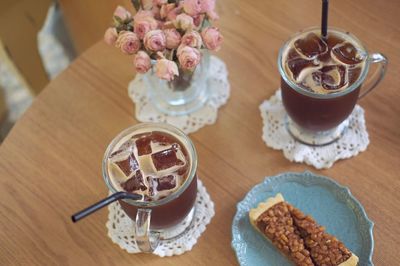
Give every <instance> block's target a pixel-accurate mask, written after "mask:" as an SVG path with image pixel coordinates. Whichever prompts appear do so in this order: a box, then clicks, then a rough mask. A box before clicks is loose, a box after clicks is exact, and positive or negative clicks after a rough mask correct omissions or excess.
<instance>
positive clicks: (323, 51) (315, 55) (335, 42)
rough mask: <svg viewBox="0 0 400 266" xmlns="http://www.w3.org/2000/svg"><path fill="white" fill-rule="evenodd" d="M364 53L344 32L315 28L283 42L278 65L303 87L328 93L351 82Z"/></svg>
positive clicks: (344, 87) (360, 67) (361, 62)
mask: <svg viewBox="0 0 400 266" xmlns="http://www.w3.org/2000/svg"><path fill="white" fill-rule="evenodd" d="M365 59H366V54H365V52H364V51H363V49H362V48H361V47H359V46H358V44H356V43H355V42H354V41H352V39H351V37H350V36H349V35H348V34H341V33H337V32H334V31H329V32H328V38H327V40H326V41H325V40H323V39H322V38H321V37H320V33H319V31H318V30H315V31H308V32H304V33H302V34H300V35H299V36H298V37H297V38H294V39H293V40H292V41H290V43H288V44H287V46H286V48H285V50H284V51H283V55H282V66H283V67H284V70H285V72H286V73H287V76H288V77H289V78H290V79H291V80H292V81H293V82H294V83H296V84H297V85H299V86H300V87H302V88H303V89H306V90H309V91H312V92H315V93H318V94H329V93H334V92H339V91H343V90H345V89H346V88H348V87H349V86H350V85H351V84H353V83H354V82H355V81H356V80H357V79H358V78H359V76H360V74H361V71H362V69H363V68H364V66H365Z"/></svg>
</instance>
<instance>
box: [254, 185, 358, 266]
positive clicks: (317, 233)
mask: <svg viewBox="0 0 400 266" xmlns="http://www.w3.org/2000/svg"><path fill="white" fill-rule="evenodd" d="M249 217H250V222H251V224H252V225H253V226H254V228H256V229H257V230H258V231H259V232H260V233H261V234H263V235H264V236H265V237H266V238H267V239H268V240H270V241H271V242H272V244H273V245H274V246H275V247H276V248H278V249H279V251H280V252H281V253H282V254H284V255H285V256H286V257H288V258H289V259H290V260H291V261H292V262H294V263H295V265H301V266H307V265H316V266H355V265H357V263H358V257H357V256H356V255H354V254H353V253H351V251H350V250H349V249H347V248H346V247H345V246H344V244H343V243H342V242H340V241H339V240H338V239H337V238H335V237H334V236H331V235H329V234H328V233H326V232H325V228H324V227H323V226H320V225H319V224H317V222H316V221H315V220H314V219H313V218H312V217H310V216H308V215H305V214H304V213H302V212H301V211H300V210H299V209H296V208H295V207H293V206H292V205H290V204H289V203H287V202H285V200H284V198H283V196H282V195H281V194H280V193H278V194H277V195H276V196H275V197H272V198H269V199H267V200H266V201H265V202H261V203H260V204H259V205H258V206H257V208H254V209H251V210H250V212H249Z"/></svg>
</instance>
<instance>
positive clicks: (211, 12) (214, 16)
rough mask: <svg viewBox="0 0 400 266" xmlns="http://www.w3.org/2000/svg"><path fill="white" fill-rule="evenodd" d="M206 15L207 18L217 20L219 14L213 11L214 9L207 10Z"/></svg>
mask: <svg viewBox="0 0 400 266" xmlns="http://www.w3.org/2000/svg"><path fill="white" fill-rule="evenodd" d="M207 16H208V17H209V19H211V20H217V19H219V16H218V14H217V12H215V10H211V11H208V12H207Z"/></svg>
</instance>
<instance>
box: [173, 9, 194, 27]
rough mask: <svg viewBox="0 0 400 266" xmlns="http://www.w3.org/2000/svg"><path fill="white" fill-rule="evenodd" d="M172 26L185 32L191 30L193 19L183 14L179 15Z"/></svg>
mask: <svg viewBox="0 0 400 266" xmlns="http://www.w3.org/2000/svg"><path fill="white" fill-rule="evenodd" d="M174 25H175V27H176V28H178V29H182V30H185V31H186V30H188V29H190V28H193V26H194V24H193V18H192V17H191V16H189V15H187V14H184V13H182V14H179V15H178V16H177V17H176V19H175V21H174Z"/></svg>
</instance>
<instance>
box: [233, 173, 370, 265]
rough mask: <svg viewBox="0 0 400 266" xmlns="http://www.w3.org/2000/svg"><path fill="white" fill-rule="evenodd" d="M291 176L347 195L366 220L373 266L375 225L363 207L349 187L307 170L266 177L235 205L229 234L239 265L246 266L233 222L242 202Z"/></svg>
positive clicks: (236, 219) (237, 218) (236, 228)
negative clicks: (315, 181) (319, 182)
mask: <svg viewBox="0 0 400 266" xmlns="http://www.w3.org/2000/svg"><path fill="white" fill-rule="evenodd" d="M293 175H304V176H307V177H316V178H320V179H321V180H324V182H326V183H331V184H332V185H334V186H337V187H338V189H339V190H341V191H343V192H345V193H346V194H347V195H348V197H349V198H350V199H351V200H352V201H353V202H354V203H355V206H356V207H357V208H358V209H359V211H360V212H361V214H362V216H363V217H364V218H365V220H366V222H367V224H368V226H369V228H368V236H369V241H370V243H371V250H370V253H369V255H368V261H369V264H370V265H374V264H373V262H372V255H373V253H374V246H375V243H374V235H373V229H374V225H375V224H374V222H373V221H372V220H371V219H370V218H369V217H368V215H367V212H366V211H365V208H364V206H363V205H362V204H361V203H360V201H359V200H358V199H357V198H355V197H354V195H353V194H352V193H351V191H350V189H349V187H347V186H343V185H341V184H339V183H338V182H337V181H336V180H334V179H332V178H329V177H327V176H323V175H318V174H314V173H313V172H311V171H308V170H306V171H304V172H283V173H280V174H277V175H274V176H267V177H265V178H264V180H263V181H262V182H260V183H258V184H256V185H255V186H253V187H252V188H251V189H250V190H249V191H248V192H247V193H246V195H245V196H244V197H243V199H242V200H241V201H239V202H238V203H237V204H236V213H235V215H234V217H233V220H232V228H231V233H232V241H231V247H232V249H233V250H234V251H235V255H236V258H237V260H238V262H239V264H240V265H246V263H245V262H243V261H242V260H241V258H240V257H239V256H238V249H237V246H238V245H241V242H242V241H241V240H239V239H237V236H239V232H238V227H235V226H234V224H235V221H238V220H239V211H240V208H241V205H242V204H244V201H245V200H246V199H247V198H248V197H250V196H251V195H252V194H253V193H254V191H255V190H257V189H258V188H260V187H263V186H269V185H270V186H272V188H270V190H272V189H273V186H274V183H276V182H278V181H279V180H281V179H282V178H284V177H287V176H293ZM294 181H295V180H294Z"/></svg>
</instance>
